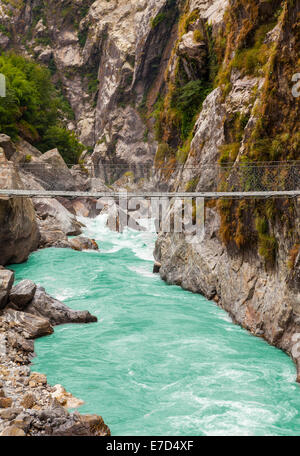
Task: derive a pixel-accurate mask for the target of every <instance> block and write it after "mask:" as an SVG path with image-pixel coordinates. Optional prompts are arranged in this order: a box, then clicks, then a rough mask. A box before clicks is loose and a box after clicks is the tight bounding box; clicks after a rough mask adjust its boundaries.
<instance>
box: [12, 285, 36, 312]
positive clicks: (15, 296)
mask: <svg viewBox="0 0 300 456" xmlns="http://www.w3.org/2000/svg"><path fill="white" fill-rule="evenodd" d="M35 290H36V284H35V283H34V282H32V281H31V280H22V282H20V283H18V284H17V285H15V286H14V287H13V288H12V290H11V292H10V294H9V298H10V301H11V302H13V304H15V305H16V306H17V308H18V309H20V310H22V309H24V307H26V305H27V304H29V302H30V301H31V300H32V298H33V296H34V293H35Z"/></svg>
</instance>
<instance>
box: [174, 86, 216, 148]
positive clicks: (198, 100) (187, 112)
mask: <svg viewBox="0 0 300 456" xmlns="http://www.w3.org/2000/svg"><path fill="white" fill-rule="evenodd" d="M210 92H211V87H210V85H209V84H208V83H205V82H203V81H201V80H200V79H198V80H196V81H190V82H188V83H187V84H186V85H185V86H183V87H178V88H177V89H176V90H175V91H174V93H173V96H172V100H171V108H174V109H175V110H177V111H178V113H179V115H180V118H181V136H182V139H184V140H185V139H187V138H188V136H189V134H190V132H191V131H192V129H193V126H194V120H195V116H196V114H197V113H198V112H199V111H200V109H201V107H202V103H203V101H204V100H205V98H206V97H207V95H208V94H209V93H210Z"/></svg>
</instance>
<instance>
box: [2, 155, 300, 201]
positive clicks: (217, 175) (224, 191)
mask: <svg viewBox="0 0 300 456" xmlns="http://www.w3.org/2000/svg"><path fill="white" fill-rule="evenodd" d="M78 166H79V167H82V169H83V170H91V171H92V172H91V175H92V176H94V177H95V178H97V177H99V175H100V173H101V172H102V173H103V172H104V177H105V178H108V177H110V178H112V177H113V179H110V180H112V181H113V182H115V181H116V180H118V179H120V178H122V177H123V176H124V175H126V172H128V171H129V172H130V171H132V172H133V174H132V176H131V178H132V179H133V183H134V184H138V185H136V187H134V188H137V190H136V191H134V192H131V193H130V192H129V193H128V197H143V198H152V197H153V198H157V197H160V198H161V197H168V198H174V197H180V198H183V197H187V198H190V197H198V196H199V197H205V198H214V199H217V198H226V197H227V198H249V197H251V198H270V197H288V198H290V197H291V198H293V197H299V196H300V161H287V162H241V163H224V164H220V163H217V164H214V165H211V164H206V165H198V166H197V165H195V166H189V165H180V164H176V165H174V164H172V165H171V166H168V165H167V164H160V166H158V165H157V164H156V165H155V164H152V163H151V164H132V165H128V164H123V163H117V164H111V163H110V164H105V163H104V164H98V165H97V166H94V165H93V164H88V165H85V164H83V165H78ZM15 168H16V169H17V170H18V171H20V172H22V173H23V175H26V173H28V172H30V173H32V175H33V176H34V177H35V178H36V180H37V182H40V183H41V186H42V188H43V190H35V189H30V188H29V189H28V188H26V186H25V184H24V188H20V184H19V185H18V188H15V189H14V188H9V189H7V188H5V184H2V182H3V177H4V182H5V172H6V169H15ZM75 169H76V168H75ZM77 169H78V168H77ZM79 169H80V168H79ZM190 169H192V170H193V173H192V177H193V181H194V185H192V187H193V189H192V188H191V186H189V185H188V186H187V187H186V188H187V191H184V190H182V188H181V189H180V191H177V192H174V191H172V192H162V191H160V190H161V188H162V187H161V184H162V183H164V182H165V183H168V176H169V175H170V173H175V172H176V171H178V176H179V179H178V180H179V181H180V182H179V184H181V174H180V173H181V172H185V171H187V172H188V170H190ZM198 170H199V172H197V171H198ZM209 170H210V171H212V173H211V174H212V175H213V182H212V183H210V184H207V183H204V184H203V183H202V180H201V179H202V178H203V177H205V176H206V173H207V172H208V171H209ZM1 172H2V176H1ZM56 174H57V168H56V167H55V166H53V164H51V163H48V162H45V163H41V162H34V161H32V162H23V163H18V164H17V165H16V164H15V163H12V162H7V163H1V164H0V196H16V197H17V196H22V197H34V196H36V197H58V196H64V197H66V198H75V197H93V198H105V197H107V198H118V197H119V193H118V191H117V190H115V189H114V190H112V191H111V192H109V191H107V192H106V191H104V192H103V191H102V192H98V191H92V192H82V191H66V190H65V188H66V187H65V186H64V185H61V183H60V184H59V183H58V182H57V180H56ZM175 176H176V175H175ZM102 178H103V176H102ZM147 179H148V180H147ZM198 179H199V180H198ZM107 180H109V179H107ZM1 181H2V182H1ZM143 181H145V182H147V183H148V184H149V182H151V185H150V186H149V185H148V184H147V188H143V183H144V182H143ZM204 182H205V179H204ZM43 183H46V185H43ZM131 183H132V182H131ZM179 184H177V185H179ZM1 187H2V188H1ZM60 187H62V188H60ZM149 188H151V189H152V190H151V191H150V190H149ZM167 188H168V187H167ZM174 188H176V186H175V187H174ZM178 188H180V187H179V186H178ZM69 190H74V189H73V188H69ZM156 190H159V191H156Z"/></svg>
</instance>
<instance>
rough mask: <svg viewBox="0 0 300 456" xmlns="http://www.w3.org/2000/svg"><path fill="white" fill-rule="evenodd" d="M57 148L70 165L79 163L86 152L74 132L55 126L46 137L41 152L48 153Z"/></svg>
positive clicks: (48, 131)
mask: <svg viewBox="0 0 300 456" xmlns="http://www.w3.org/2000/svg"><path fill="white" fill-rule="evenodd" d="M55 147H57V149H58V150H59V152H60V153H61V155H62V157H63V158H64V160H65V162H66V163H68V164H73V163H77V162H78V159H79V157H80V155H81V154H82V152H83V151H84V146H83V145H82V144H80V143H79V142H78V140H77V138H76V136H75V133H74V132H73V131H68V130H66V129H65V128H63V127H59V126H55V125H53V126H52V127H50V128H49V129H48V130H47V132H46V134H45V135H44V137H43V142H42V143H41V145H40V150H41V151H42V152H47V150H50V149H54V148H55Z"/></svg>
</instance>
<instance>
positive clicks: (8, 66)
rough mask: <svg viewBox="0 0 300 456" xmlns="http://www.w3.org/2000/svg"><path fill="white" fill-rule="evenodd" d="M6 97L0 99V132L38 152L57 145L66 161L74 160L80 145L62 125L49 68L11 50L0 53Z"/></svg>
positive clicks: (62, 102)
mask: <svg viewBox="0 0 300 456" xmlns="http://www.w3.org/2000/svg"><path fill="white" fill-rule="evenodd" d="M0 73H2V74H4V75H5V77H6V85H7V96H6V97H4V98H1V99H0V131H1V132H2V133H5V134H7V135H9V136H11V137H12V138H13V139H16V138H17V137H18V136H21V137H22V138H24V139H26V140H28V141H29V142H30V143H32V144H34V145H35V146H36V147H38V148H39V149H40V150H41V151H42V152H46V151H47V150H49V149H52V148H55V147H57V148H58V149H59V151H60V153H61V155H62V156H63V158H64V159H65V161H66V162H67V163H74V162H77V161H78V157H79V155H80V154H81V153H82V151H83V149H84V147H83V145H82V144H80V143H79V142H78V141H77V139H76V137H75V134H74V133H73V132H70V131H68V130H67V129H66V128H65V127H64V125H63V118H64V113H65V112H66V110H67V107H66V104H65V100H64V99H63V98H62V97H61V96H60V95H59V93H58V91H57V89H56V88H55V86H54V85H53V83H52V82H51V74H50V71H49V70H48V69H47V68H46V67H44V66H41V65H39V64H37V63H35V62H33V61H31V60H29V59H26V58H24V57H22V56H19V55H16V54H14V53H7V54H2V55H1V56H0Z"/></svg>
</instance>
